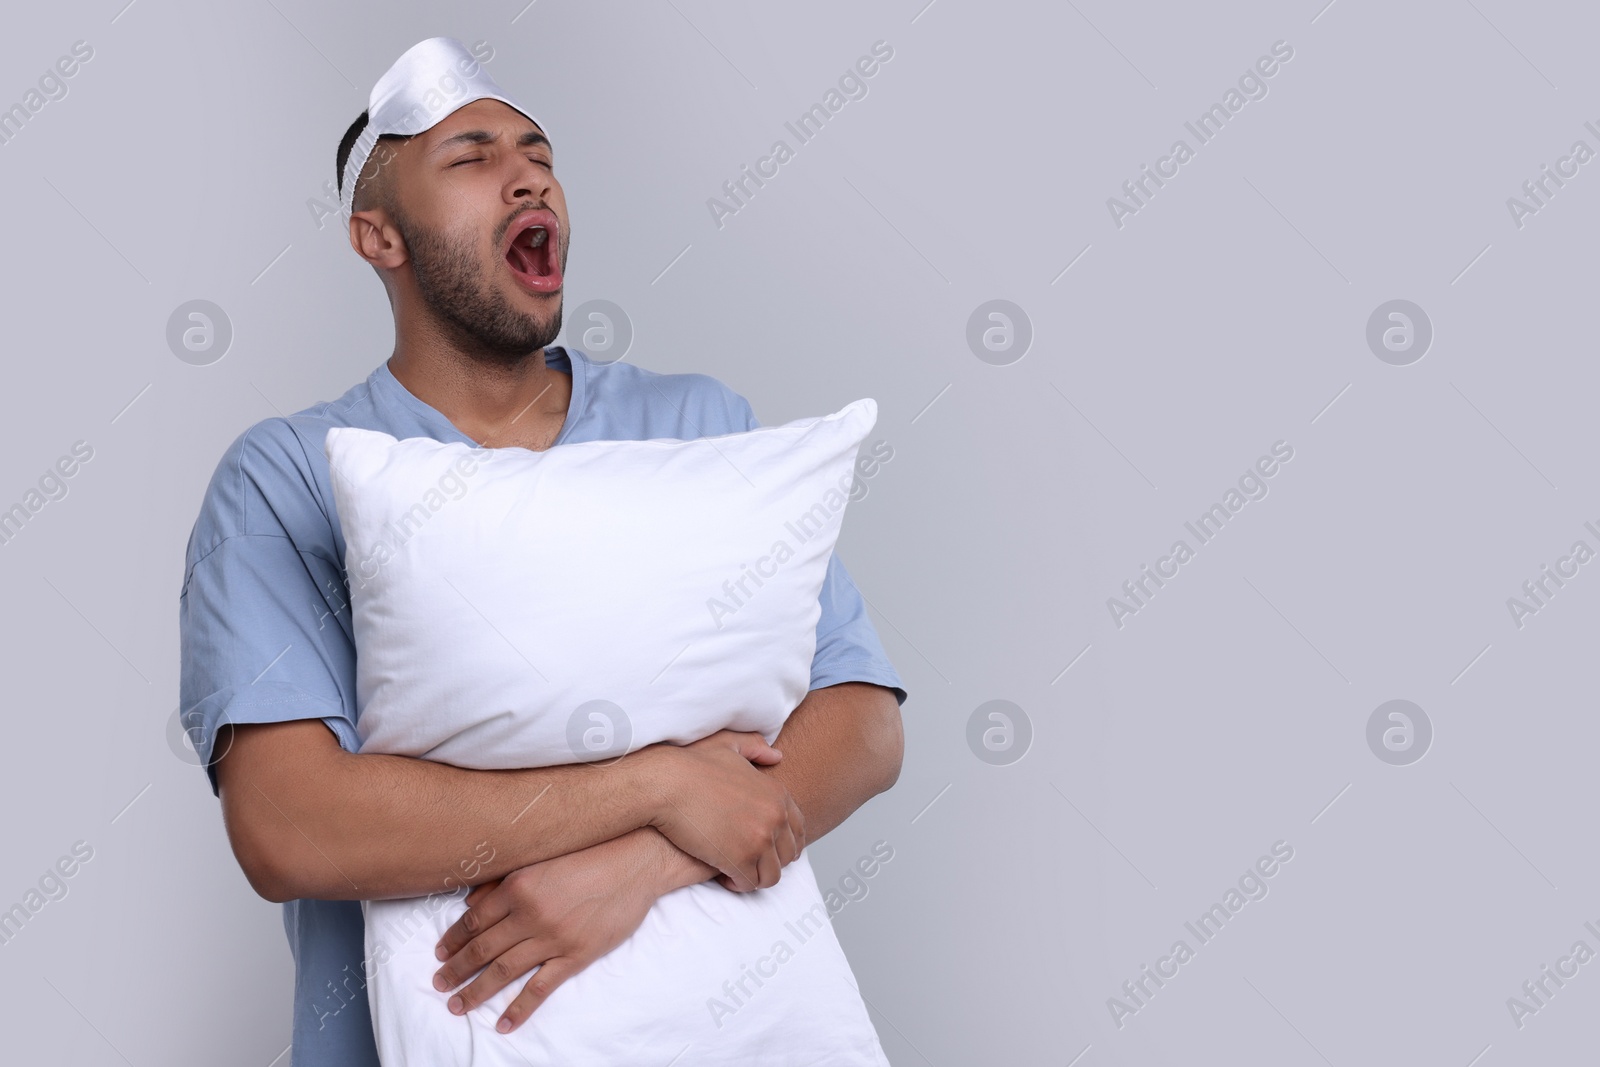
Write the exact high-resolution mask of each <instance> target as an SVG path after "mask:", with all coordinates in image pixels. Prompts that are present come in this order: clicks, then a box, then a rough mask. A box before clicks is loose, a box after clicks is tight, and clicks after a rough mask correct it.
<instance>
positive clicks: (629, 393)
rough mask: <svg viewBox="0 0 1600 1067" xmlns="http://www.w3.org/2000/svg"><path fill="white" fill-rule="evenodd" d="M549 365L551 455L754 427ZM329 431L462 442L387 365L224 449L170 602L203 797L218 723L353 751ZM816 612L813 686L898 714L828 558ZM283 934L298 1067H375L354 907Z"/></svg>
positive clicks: (705, 392)
mask: <svg viewBox="0 0 1600 1067" xmlns="http://www.w3.org/2000/svg"><path fill="white" fill-rule="evenodd" d="M545 355H546V363H547V365H548V366H550V367H551V368H552V369H554V370H558V371H561V372H562V373H565V374H569V375H571V377H572V397H571V400H570V402H569V405H568V410H567V417H566V422H565V424H564V425H563V426H562V428H561V433H560V434H559V435H558V436H557V437H556V439H555V442H554V444H555V445H561V444H566V443H569V442H575V441H603V440H611V441H617V440H646V439H649V438H675V439H678V440H690V439H694V438H698V437H708V436H714V435H717V434H725V433H736V432H738V431H741V430H749V429H754V428H756V427H757V426H758V425H760V424H759V423H758V422H757V421H756V418H755V415H754V413H753V412H752V411H751V408H750V404H749V402H748V401H746V400H745V399H744V397H742V396H740V395H739V394H738V393H736V392H734V391H733V390H732V389H730V388H728V387H727V386H726V385H723V384H722V383H721V382H720V381H718V380H717V379H715V378H712V377H710V376H709V375H705V374H660V373H657V372H654V371H649V370H645V369H643V368H640V367H637V366H634V365H632V364H629V363H611V364H597V363H594V362H591V361H590V359H589V357H587V356H586V355H584V354H583V353H582V352H581V351H577V350H573V351H571V352H570V353H569V352H568V351H567V350H565V349H562V348H559V347H552V348H548V349H546V352H545ZM333 426H359V427H362V428H364V429H369V430H381V431H383V432H384V433H387V434H390V435H392V436H394V437H397V438H406V437H429V438H432V439H434V440H436V441H445V442H450V441H458V442H462V443H465V444H469V445H471V444H474V443H475V442H473V441H472V439H471V438H469V437H468V436H467V435H465V434H463V433H462V432H461V431H460V430H459V429H457V428H456V426H455V425H454V424H453V423H451V422H450V420H449V419H447V418H445V416H444V415H443V414H441V413H440V412H439V411H437V410H436V409H434V408H433V407H430V406H429V405H427V404H425V403H423V402H422V401H421V400H419V399H418V398H417V397H416V396H414V395H412V393H411V392H410V391H409V390H407V389H406V388H405V386H403V385H401V384H400V381H399V380H398V379H397V378H395V376H394V374H393V373H392V372H391V371H390V370H389V366H388V362H387V360H386V361H384V362H383V363H380V364H378V366H377V369H375V370H374V371H373V372H372V373H371V374H370V375H368V376H367V380H366V381H365V382H362V383H360V384H358V385H356V386H354V387H352V388H351V389H350V390H349V391H348V392H346V393H345V394H344V395H343V396H341V397H340V398H339V399H337V400H334V401H331V402H327V403H321V404H316V405H313V406H312V407H309V408H306V409H305V410H304V411H300V412H296V413H295V414H293V415H290V416H288V417H286V418H273V419H266V420H264V421H262V422H258V423H256V424H255V425H254V426H252V427H250V428H249V429H248V430H246V431H245V432H244V433H243V434H241V435H240V436H239V437H238V438H237V439H235V440H234V442H233V443H232V444H231V445H230V446H229V447H228V450H227V451H226V452H225V453H223V456H222V460H221V462H219V463H218V464H217V469H216V473H215V474H213V475H212V478H211V483H210V485H209V486H208V487H207V489H206V494H205V498H204V500H203V502H202V503H201V505H200V515H199V518H198V519H197V520H196V521H195V525H194V530H193V532H192V533H191V534H190V536H189V546H188V550H187V555H186V559H185V563H184V575H183V590H182V592H181V593H180V594H179V597H178V624H179V641H180V648H181V669H180V680H179V706H180V707H181V708H182V710H183V722H184V725H185V728H186V729H187V730H188V731H189V734H190V736H191V737H192V738H193V739H194V741H195V747H196V749H197V751H198V752H199V754H200V756H201V758H202V760H203V762H204V765H205V766H206V769H207V774H208V775H209V776H210V779H211V789H212V792H213V793H216V791H217V779H216V772H215V770H214V769H213V768H212V767H211V761H212V758H213V753H212V748H211V744H212V739H213V738H214V737H215V736H216V731H217V727H218V725H219V724H220V723H221V722H223V721H226V722H229V723H240V724H242V723H260V722H283V721H288V720H293V719H321V720H322V721H323V722H325V723H327V725H328V727H329V728H330V729H331V730H332V731H333V733H334V735H335V736H336V737H337V738H338V739H339V744H340V745H342V746H343V747H344V748H345V749H347V750H348V751H351V752H355V751H357V750H358V749H359V747H360V742H359V739H358V737H357V734H356V729H355V707H356V699H355V692H356V650H355V643H354V638H353V636H352V632H351V621H350V608H349V604H350V587H349V583H348V581H347V580H346V578H345V573H344V556H345V541H344V534H343V532H342V530H341V529H340V526H339V515H338V512H337V511H336V510H335V508H334V503H333V489H332V486H331V485H330V483H329V475H328V460H327V456H326V455H325V454H324V453H323V450H322V449H323V440H324V438H325V437H326V435H327V432H328V429H329V428H330V427H333ZM820 599H821V604H822V615H821V618H820V619H818V621H817V645H816V654H815V657H814V658H813V660H812V664H811V688H812V689H818V688H821V687H823V686H829V685H836V684H838V683H840V682H851V681H861V682H874V683H876V684H878V685H882V686H887V687H889V688H891V689H893V690H894V692H895V699H896V700H897V701H899V702H901V703H904V701H905V697H906V693H905V689H904V688H903V687H902V685H901V683H900V677H899V675H898V674H896V673H895V669H894V667H893V665H892V664H891V663H890V662H889V659H888V656H887V655H885V653H884V650H883V645H882V644H881V643H880V642H879V640H878V635H877V632H876V631H875V630H874V629H873V626H872V622H871V620H870V619H868V617H867V613H866V606H865V604H864V603H863V602H862V599H861V594H860V593H859V592H857V590H856V587H855V584H854V583H853V582H852V581H851V579H850V576H849V574H848V573H847V572H846V571H845V569H844V565H843V564H842V563H840V562H839V559H838V557H837V556H834V557H833V559H832V560H830V562H829V564H828V571H827V578H826V581H825V583H824V585H823V587H822V595H821V598H820ZM283 925H284V930H285V931H286V932H287V933H288V936H289V948H290V951H291V952H292V953H293V955H294V961H295V995H294V1051H293V1053H292V1061H293V1063H294V1065H295V1067H367V1065H371V1067H377V1063H378V1056H377V1048H376V1046H375V1043H374V1041H373V1037H372V1020H371V1017H370V1015H369V1014H368V1008H367V995H366V983H365V977H364V974H363V968H362V955H363V930H362V919H361V905H360V904H359V903H358V902H357V901H347V900H332V901H330V900H294V901H290V902H288V903H286V904H284V905H283ZM439 1010H440V1011H444V1010H445V1007H444V1004H443V1002H442V998H441V1003H440V1005H439Z"/></svg>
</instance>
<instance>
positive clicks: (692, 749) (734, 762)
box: [646, 730, 806, 892]
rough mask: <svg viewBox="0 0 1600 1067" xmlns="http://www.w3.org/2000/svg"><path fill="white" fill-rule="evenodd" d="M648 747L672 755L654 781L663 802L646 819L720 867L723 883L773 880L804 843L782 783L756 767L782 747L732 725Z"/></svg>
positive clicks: (739, 885)
mask: <svg viewBox="0 0 1600 1067" xmlns="http://www.w3.org/2000/svg"><path fill="white" fill-rule="evenodd" d="M650 747H651V748H654V749H658V750H661V751H660V757H659V758H670V760H671V762H670V764H669V765H668V766H667V768H666V770H665V773H664V775H663V776H662V777H661V778H660V779H659V780H660V782H661V783H662V784H661V785H660V787H659V788H660V796H661V798H662V802H661V803H660V805H659V808H660V814H659V815H658V816H657V818H656V819H655V821H654V822H653V823H652V825H653V826H655V828H656V829H658V830H660V831H661V833H663V834H664V835H666V837H667V839H668V840H669V841H671V842H672V843H673V844H674V845H676V846H678V848H680V849H682V850H683V851H684V852H686V853H688V854H689V855H691V856H693V857H694V858H695V859H698V860H701V861H702V862H704V863H708V864H710V865H711V866H713V867H715V868H717V870H719V871H721V872H722V874H723V875H724V876H725V877H723V878H722V879H721V882H722V884H723V886H724V887H725V888H727V889H732V890H734V891H735V892H748V891H749V890H752V889H765V888H767V887H769V886H774V885H777V884H778V878H779V876H780V875H781V874H782V872H783V868H784V867H786V866H787V865H788V864H790V863H792V862H793V861H794V859H795V857H797V856H799V855H800V851H801V849H803V848H805V846H806V830H805V817H804V816H803V815H801V813H800V808H799V805H797V804H796V803H795V801H794V797H792V796H791V795H790V794H789V788H788V786H786V785H785V784H784V783H783V782H782V781H781V780H779V779H777V778H774V777H772V776H771V775H767V774H763V773H762V772H761V771H760V770H758V769H757V767H756V766H755V765H757V764H760V765H763V766H773V765H776V764H777V763H778V762H779V761H780V760H781V759H782V758H783V753H781V752H779V751H778V750H777V749H775V748H773V747H772V746H771V745H768V744H767V743H766V741H765V740H763V739H762V737H761V736H760V735H759V734H751V733H735V732H734V731H732V730H719V731H717V732H716V733H714V734H711V735H710V736H709V737H704V738H701V739H700V740H699V741H696V742H694V743H693V744H689V745H682V746H678V745H660V746H650ZM646 751H648V750H646Z"/></svg>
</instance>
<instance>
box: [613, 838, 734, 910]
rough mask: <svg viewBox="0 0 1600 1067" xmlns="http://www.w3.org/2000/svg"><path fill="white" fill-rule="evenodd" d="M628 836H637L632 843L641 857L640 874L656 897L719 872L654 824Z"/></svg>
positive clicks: (638, 870)
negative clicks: (675, 842)
mask: <svg viewBox="0 0 1600 1067" xmlns="http://www.w3.org/2000/svg"><path fill="white" fill-rule="evenodd" d="M629 836H630V837H631V838H634V840H633V841H632V842H630V844H631V845H632V847H633V848H634V849H636V850H637V855H638V857H639V867H638V869H637V873H638V877H639V878H640V880H641V881H642V882H643V883H644V884H646V885H648V886H649V887H650V889H651V891H652V892H653V893H654V894H655V895H656V896H657V897H662V896H665V895H666V894H668V893H670V892H672V891H673V890H674V889H682V888H683V887H684V886H688V885H695V884H697V883H699V882H704V881H705V880H706V879H708V878H711V877H713V876H715V875H716V874H717V869H716V868H715V867H712V866H711V865H709V864H706V863H702V862H701V861H700V860H697V859H695V858H694V857H693V856H691V855H689V854H688V853H687V852H684V851H683V850H682V849H680V848H678V846H677V845H674V844H673V843H672V842H671V840H669V839H668V838H667V836H666V835H665V834H663V833H661V831H659V830H657V829H655V828H654V827H649V826H646V827H643V828H641V829H639V830H635V831H634V832H633V833H632V834H630V835H629Z"/></svg>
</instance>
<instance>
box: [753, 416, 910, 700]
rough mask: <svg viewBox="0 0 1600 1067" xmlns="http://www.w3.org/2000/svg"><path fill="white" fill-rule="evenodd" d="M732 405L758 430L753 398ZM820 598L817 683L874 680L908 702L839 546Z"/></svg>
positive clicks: (813, 661)
mask: <svg viewBox="0 0 1600 1067" xmlns="http://www.w3.org/2000/svg"><path fill="white" fill-rule="evenodd" d="M729 405H730V407H731V408H732V412H731V417H732V419H733V420H734V425H735V426H737V427H739V428H741V429H745V430H754V429H756V428H757V427H759V426H760V425H761V423H760V422H759V421H758V420H757V419H756V416H755V411H754V410H753V409H752V408H751V407H750V402H749V401H748V400H746V399H745V398H744V397H743V396H741V395H739V394H738V393H736V392H733V391H732V390H729ZM819 599H820V601H821V603H822V614H821V616H819V617H818V619H817V650H816V653H815V654H814V655H813V656H812V658H811V688H812V689H821V688H823V687H824V686H830V685H838V684H839V683H840V682H872V683H874V684H876V685H881V686H884V687H885V688H887V689H891V690H893V691H894V699H895V701H896V703H899V704H904V703H905V702H906V690H905V686H904V685H903V684H902V683H901V681H900V675H899V674H898V673H897V672H896V671H895V669H894V664H893V663H891V662H889V656H888V654H887V653H886V652H884V650H883V642H882V641H881V640H879V638H878V631H877V629H876V628H875V627H874V626H873V625H872V620H871V619H870V618H868V616H867V605H866V601H865V600H864V599H863V598H862V596H861V591H860V590H859V589H857V588H856V583H855V581H854V580H853V579H852V578H851V577H850V572H849V571H847V570H845V566H844V562H843V561H842V560H840V559H839V553H838V552H834V553H833V555H832V556H831V557H830V558H829V559H828V571H827V575H826V576H825V577H824V578H823V581H822V594H821V596H820V598H819Z"/></svg>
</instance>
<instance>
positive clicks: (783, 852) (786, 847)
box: [773, 822, 800, 867]
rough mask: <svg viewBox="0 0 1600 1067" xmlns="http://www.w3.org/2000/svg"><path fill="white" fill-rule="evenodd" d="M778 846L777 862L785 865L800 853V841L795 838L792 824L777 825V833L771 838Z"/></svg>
mask: <svg viewBox="0 0 1600 1067" xmlns="http://www.w3.org/2000/svg"><path fill="white" fill-rule="evenodd" d="M773 842H774V844H776V845H777V846H778V864H779V866H782V867H787V866H789V864H791V863H793V862H794V861H795V858H796V857H797V856H799V855H800V842H799V841H798V840H796V839H795V833H794V824H793V823H787V822H786V823H784V824H783V825H782V826H780V827H778V833H777V835H776V836H775V837H774V838H773Z"/></svg>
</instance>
